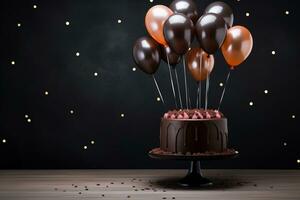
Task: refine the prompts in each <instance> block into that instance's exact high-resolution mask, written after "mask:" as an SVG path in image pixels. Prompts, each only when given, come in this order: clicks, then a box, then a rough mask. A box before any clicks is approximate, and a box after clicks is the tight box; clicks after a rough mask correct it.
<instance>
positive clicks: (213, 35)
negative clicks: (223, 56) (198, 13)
mask: <svg viewBox="0 0 300 200" xmlns="http://www.w3.org/2000/svg"><path fill="white" fill-rule="evenodd" d="M226 32H227V25H226V23H225V21H224V20H223V18H221V17H219V16H218V15H216V14H213V13H208V14H204V15H202V17H200V18H199V20H198V21H197V23H196V34H197V38H198V41H199V43H200V47H201V48H202V49H203V50H204V51H205V52H206V53H208V54H214V53H215V52H216V51H217V50H218V49H219V48H220V47H221V45H222V44H223V42H224V40H225V37H226Z"/></svg>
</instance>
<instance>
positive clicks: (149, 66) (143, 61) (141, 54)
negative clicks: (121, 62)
mask: <svg viewBox="0 0 300 200" xmlns="http://www.w3.org/2000/svg"><path fill="white" fill-rule="evenodd" d="M132 53H133V58H134V61H135V63H136V65H137V66H138V67H139V68H140V69H141V70H142V71H143V72H145V73H147V74H154V73H155V72H156V70H157V69H158V66H159V63H160V47H159V44H158V43H157V42H155V41H154V40H153V39H152V38H150V37H141V38H139V39H138V40H137V41H136V42H135V44H134V46H133V52H132Z"/></svg>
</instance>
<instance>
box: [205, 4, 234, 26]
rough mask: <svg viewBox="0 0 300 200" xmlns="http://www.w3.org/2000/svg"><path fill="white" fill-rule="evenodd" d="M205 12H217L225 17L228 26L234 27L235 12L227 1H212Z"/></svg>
mask: <svg viewBox="0 0 300 200" xmlns="http://www.w3.org/2000/svg"><path fill="white" fill-rule="evenodd" d="M204 13H215V14H217V15H219V16H220V17H222V18H223V19H224V21H225V22H226V24H227V26H228V28H230V27H232V24H233V13H232V9H231V8H230V6H229V5H227V4H226V3H224V2H221V1H217V2H214V3H211V4H209V5H208V6H207V7H206V9H205V11H204Z"/></svg>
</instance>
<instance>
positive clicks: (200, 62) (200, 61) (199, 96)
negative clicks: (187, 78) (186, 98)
mask: <svg viewBox="0 0 300 200" xmlns="http://www.w3.org/2000/svg"><path fill="white" fill-rule="evenodd" d="M199 59H200V60H199V65H200V69H199V70H200V81H199V86H198V87H199V95H198V98H199V108H201V106H202V105H201V104H202V102H201V96H202V95H201V88H202V87H201V76H202V54H200V58H199Z"/></svg>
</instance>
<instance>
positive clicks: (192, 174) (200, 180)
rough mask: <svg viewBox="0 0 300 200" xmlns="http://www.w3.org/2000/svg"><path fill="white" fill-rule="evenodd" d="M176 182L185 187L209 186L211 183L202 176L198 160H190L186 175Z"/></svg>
mask: <svg viewBox="0 0 300 200" xmlns="http://www.w3.org/2000/svg"><path fill="white" fill-rule="evenodd" d="M178 184H179V185H181V186H185V187H201V186H210V185H212V184H213V183H212V182H211V181H210V180H209V179H207V178H204V177H203V176H202V174H201V167H200V161H191V166H190V168H189V171H188V173H187V175H186V176H185V177H184V178H182V179H181V180H180V181H179V182H178Z"/></svg>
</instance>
